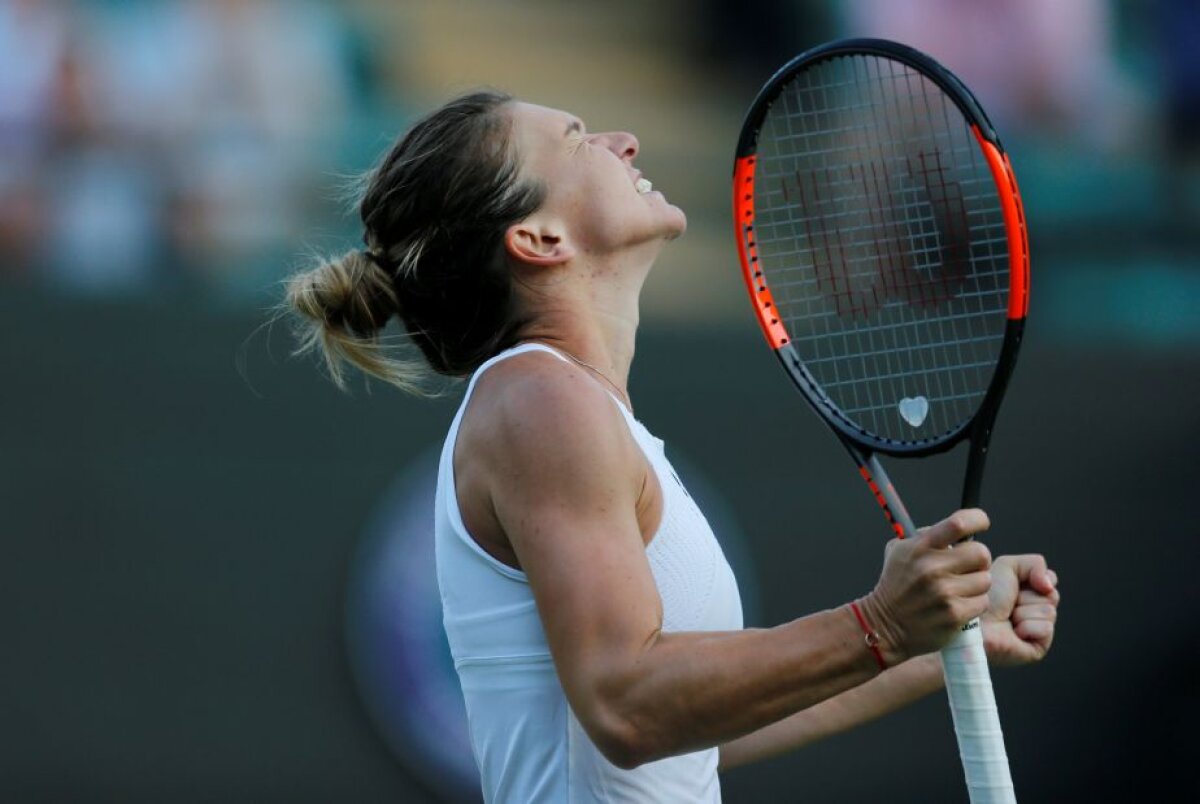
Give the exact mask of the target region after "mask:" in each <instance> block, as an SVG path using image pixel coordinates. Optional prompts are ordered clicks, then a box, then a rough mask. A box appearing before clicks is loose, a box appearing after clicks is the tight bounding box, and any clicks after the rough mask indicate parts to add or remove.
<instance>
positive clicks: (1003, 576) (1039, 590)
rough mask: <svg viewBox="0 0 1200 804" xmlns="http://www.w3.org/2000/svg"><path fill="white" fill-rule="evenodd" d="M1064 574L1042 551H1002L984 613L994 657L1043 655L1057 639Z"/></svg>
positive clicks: (1003, 662)
mask: <svg viewBox="0 0 1200 804" xmlns="http://www.w3.org/2000/svg"><path fill="white" fill-rule="evenodd" d="M1057 586H1058V575H1057V574H1056V573H1055V572H1054V570H1052V569H1050V568H1048V567H1047V566H1046V559H1045V558H1043V557H1042V556H1040V555H1023V556H1001V557H999V558H997V559H996V560H995V561H993V562H992V588H991V591H989V592H988V610H987V611H986V612H985V613H984V614H983V616H982V617H981V618H980V621H981V622H982V624H983V644H984V648H985V649H986V650H987V656H988V663H989V664H991V665H993V666H1012V665H1019V664H1030V663H1032V662H1037V661H1040V660H1041V659H1042V658H1043V657H1044V656H1045V655H1046V652H1047V651H1049V650H1050V643H1051V642H1053V641H1054V622H1055V620H1057V619H1058V601H1059V594H1058V589H1057Z"/></svg>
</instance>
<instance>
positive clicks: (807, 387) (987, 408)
mask: <svg viewBox="0 0 1200 804" xmlns="http://www.w3.org/2000/svg"><path fill="white" fill-rule="evenodd" d="M850 55H875V56H881V57H885V58H889V59H893V60H895V61H898V62H901V63H903V64H906V65H908V66H909V67H912V68H913V69H915V70H917V71H918V72H920V73H922V74H923V75H925V76H927V77H928V78H929V79H930V80H931V81H933V82H934V83H935V84H936V85H937V86H938V87H939V88H940V89H942V90H943V91H944V92H945V93H946V95H947V97H948V98H950V100H951V101H952V102H953V103H954V104H955V106H957V107H958V108H959V110H960V111H961V112H962V113H963V115H964V117H966V119H967V120H968V122H970V123H972V124H974V125H975V126H976V127H977V129H978V131H979V133H980V135H981V136H982V137H983V138H984V139H985V140H987V141H988V142H990V143H991V144H992V145H994V146H995V148H996V149H997V151H998V152H999V153H1000V154H1001V155H1003V154H1004V153H1005V152H1004V148H1003V146H1002V145H1001V143H1000V138H999V136H998V135H997V134H996V130H995V127H994V126H993V125H992V123H991V120H989V119H988V116H987V114H986V113H985V112H984V111H983V107H982V106H980V104H979V102H978V101H977V100H976V99H975V96H974V95H973V94H971V91H970V90H969V89H967V87H966V86H965V85H964V84H963V83H962V82H961V81H960V80H959V79H958V78H957V77H956V76H955V75H954V74H953V73H951V72H950V71H949V70H947V69H946V68H945V67H943V66H942V65H940V64H939V63H938V62H936V61H935V60H934V59H932V58H930V57H929V56H928V55H926V54H924V53H922V52H920V51H918V50H915V49H913V48H911V47H908V46H906V45H902V44H900V43H898V42H891V41H888V40H884V39H843V40H838V41H835V42H829V43H827V44H824V45H820V46H818V47H815V48H813V49H811V50H807V51H805V52H804V53H801V54H800V55H799V56H796V57H795V58H794V59H792V60H791V61H789V62H788V63H787V64H785V65H784V66H783V67H782V68H780V69H779V71H777V72H776V73H775V75H773V76H772V77H771V79H770V80H769V81H768V82H767V83H766V84H765V85H764V86H763V88H762V89H761V90H760V91H759V93H758V95H757V97H756V98H755V99H754V102H753V103H752V104H751V106H750V109H749V111H748V112H747V113H746V116H745V120H744V122H743V124H742V132H741V136H740V137H739V139H738V145H737V161H736V162H735V175H736V172H737V170H736V165H737V164H739V163H741V162H743V160H745V159H747V158H750V157H753V156H754V155H755V154H756V152H757V144H758V136H759V132H760V130H761V128H762V125H763V121H764V120H765V119H766V115H767V112H768V111H769V109H770V107H771V104H772V103H774V102H775V100H776V98H778V97H779V95H780V93H781V92H782V91H783V89H784V88H785V87H786V86H787V85H788V83H789V82H790V81H791V80H792V79H793V77H794V76H796V75H797V74H798V73H800V72H802V71H803V70H805V69H807V68H808V67H809V66H811V65H813V64H816V63H818V62H822V61H827V60H829V59H833V58H837V57H839V56H850ZM735 184H736V182H735ZM739 191H740V188H738V187H736V186H735V188H734V193H735V198H736V194H737V193H738V192H739ZM1014 193H1015V185H1014ZM1017 208H1018V211H1020V218H1021V226H1020V228H1021V232H1020V237H1021V238H1022V243H1021V244H1019V245H1020V246H1021V247H1022V248H1023V249H1025V259H1026V260H1027V259H1028V247H1027V244H1026V243H1025V242H1024V238H1025V237H1026V234H1025V224H1024V213H1023V210H1021V205H1020V202H1019V199H1018V201H1017ZM735 217H736V216H735ZM735 225H736V226H737V228H738V237H739V238H741V239H742V244H743V246H744V245H746V244H748V245H749V246H750V247H751V248H750V249H749V250H747V251H746V253H747V254H748V255H749V256H748V259H750V260H752V261H757V259H758V257H757V255H756V254H754V253H753V248H752V247H753V245H754V227H753V224H752V223H750V224H747V223H746V222H744V221H743V220H740V219H738V220H736V221H735ZM1009 246H1010V248H1013V247H1014V244H1013V243H1011V242H1010V244H1009ZM764 284H765V283H764ZM1010 292H1011V277H1010ZM1023 292H1027V285H1026V286H1025V287H1024V288H1023ZM1024 331H1025V315H1024V312H1023V310H1022V314H1021V315H1020V316H1019V317H1013V316H1011V315H1010V316H1009V317H1008V319H1007V322H1006V325H1005V330H1004V339H1003V342H1002V344H1001V349H1000V355H999V358H998V359H997V361H996V368H995V370H994V372H993V374H992V379H991V382H990V384H989V385H988V389H987V392H986V393H985V395H984V398H983V401H982V402H981V403H980V406H979V408H978V409H977V410H976V411H975V415H974V416H972V417H971V418H970V419H968V420H967V421H965V422H963V423H962V424H961V425H959V426H958V427H956V428H954V429H952V430H950V431H948V432H946V433H942V434H941V435H938V436H934V437H930V438H924V439H916V440H910V441H902V440H896V439H891V438H885V437H881V436H878V435H876V434H874V433H871V432H869V431H867V430H865V429H863V428H862V427H860V426H858V425H857V424H856V423H854V422H853V421H852V420H850V419H849V418H848V417H847V416H846V415H845V414H843V413H842V411H841V410H840V409H839V408H838V407H837V405H835V404H834V403H833V402H832V401H831V400H830V399H829V397H828V396H827V395H826V394H825V393H824V392H823V391H822V390H821V387H820V385H819V384H818V383H817V381H816V380H815V379H814V378H813V376H812V375H811V374H810V373H809V371H808V369H807V368H805V366H804V362H803V361H802V360H801V359H800V356H799V355H798V354H797V352H796V350H795V347H794V346H793V344H792V343H791V341H790V338H788V339H785V342H783V343H782V344H781V345H778V346H777V347H776V348H775V349H774V351H775V354H776V356H777V357H778V358H779V360H780V362H781V363H782V364H783V367H784V369H786V370H787V372H788V374H789V375H790V376H791V378H792V380H793V382H794V383H795V385H796V387H797V388H798V389H799V390H800V393H801V394H803V396H804V398H805V399H806V400H807V401H808V403H809V405H811V406H812V408H813V410H815V411H816V413H817V415H819V416H820V417H821V418H822V419H824V420H825V421H826V422H828V423H829V425H830V426H831V427H832V428H833V429H834V432H835V433H836V434H837V435H838V437H839V439H840V440H841V441H842V443H843V444H844V445H845V447H846V448H847V450H849V452H850V455H851V457H852V458H853V459H854V462H855V463H856V464H857V465H858V467H859V470H860V472H861V473H862V474H863V477H864V478H865V479H866V480H867V483H868V485H870V487H871V490H872V492H874V494H875V496H876V499H877V500H878V502H879V503H880V505H881V506H882V507H883V508H884V511H885V513H886V514H887V515H888V518H889V520H891V522H892V525H893V528H895V529H896V530H897V532H898V533H900V535H901V536H904V535H905V534H904V533H903V532H901V531H902V529H903V530H908V531H911V530H912V528H913V526H912V524H911V519H910V517H909V516H908V513H907V511H906V510H905V508H904V505H903V503H902V502H901V501H900V498H899V496H898V495H897V494H896V493H895V491H894V489H893V488H892V484H891V483H890V482H889V481H888V480H887V474H886V472H885V471H884V470H883V467H882V465H880V463H879V461H878V459H877V457H876V453H883V454H886V455H892V456H895V457H907V458H915V457H921V456H925V455H933V454H936V453H940V452H945V451H947V450H949V449H952V448H953V447H955V446H956V445H957V444H958V443H959V442H960V441H962V440H963V439H964V438H965V439H969V441H970V451H969V453H968V457H967V468H966V473H965V476H964V480H963V492H962V505H963V507H975V506H977V505H978V504H979V500H980V487H981V485H982V482H983V470H984V465H985V463H986V460H987V454H988V448H989V444H990V442H991V437H992V431H993V429H994V426H995V421H996V416H997V413H998V412H999V409H1000V402H1001V400H1002V399H1003V398H1004V392H1005V390H1006V389H1007V388H1008V383H1009V380H1010V379H1011V377H1012V373H1013V369H1014V368H1015V366H1016V362H1017V353H1018V352H1019V350H1020V347H1021V341H1022V339H1023V336H1024ZM768 340H770V334H768ZM877 481H878V482H877ZM897 525H899V526H901V527H897Z"/></svg>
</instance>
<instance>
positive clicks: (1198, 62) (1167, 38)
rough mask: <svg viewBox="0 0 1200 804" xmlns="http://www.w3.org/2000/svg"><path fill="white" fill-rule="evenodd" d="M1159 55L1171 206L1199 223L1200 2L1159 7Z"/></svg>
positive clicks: (1184, 0)
mask: <svg viewBox="0 0 1200 804" xmlns="http://www.w3.org/2000/svg"><path fill="white" fill-rule="evenodd" d="M1154 11H1155V13H1154V16H1155V23H1156V24H1155V26H1154V31H1155V34H1156V36H1157V39H1158V41H1157V47H1155V48H1154V52H1155V54H1156V56H1157V57H1158V62H1159V69H1160V71H1161V76H1162V89H1163V106H1164V111H1165V118H1166V135H1167V136H1166V141H1167V154H1168V157H1169V159H1170V162H1169V164H1168V165H1166V167H1165V170H1164V175H1165V177H1166V181H1165V182H1164V184H1165V192H1166V194H1167V197H1168V199H1169V208H1170V209H1171V211H1172V212H1173V213H1174V214H1175V215H1176V216H1177V217H1178V218H1179V220H1180V221H1182V222H1184V224H1185V225H1188V224H1190V225H1192V226H1196V225H1197V223H1198V222H1200V3H1198V2H1196V0H1159V1H1158V3H1157V4H1156V5H1155V9H1154Z"/></svg>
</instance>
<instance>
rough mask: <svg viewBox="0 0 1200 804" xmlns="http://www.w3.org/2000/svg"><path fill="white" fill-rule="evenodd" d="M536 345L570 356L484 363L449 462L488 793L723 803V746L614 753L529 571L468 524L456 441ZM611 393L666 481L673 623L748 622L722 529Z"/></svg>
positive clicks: (439, 544) (457, 626) (658, 580)
mask: <svg viewBox="0 0 1200 804" xmlns="http://www.w3.org/2000/svg"><path fill="white" fill-rule="evenodd" d="M532 350H540V351H545V352H549V353H550V354H552V355H554V356H555V357H557V358H559V359H560V360H564V361H566V360H567V358H566V357H564V356H563V355H562V354H560V353H558V352H556V351H555V350H553V349H551V348H550V347H548V346H545V345H543V344H537V343H529V344H522V345H520V346H517V347H515V348H513V349H510V350H508V351H506V352H502V353H500V354H499V355H496V356H495V357H493V358H492V359H491V360H488V361H487V362H486V363H484V364H483V365H482V366H480V367H479V369H478V370H476V372H475V374H474V376H473V377H472V378H471V382H470V384H469V385H468V386H467V392H466V394H465V396H464V397H463V401H462V404H461V406H460V407H459V410H458V415H457V416H455V417H454V422H453V423H452V424H451V425H450V432H449V433H448V434H447V436H446V443H445V445H444V446H443V448H442V456H441V463H440V465H439V468H438V483H437V497H436V501H435V523H434V534H435V536H434V538H435V543H436V553H437V577H438V586H439V588H440V590H441V596H442V614H443V621H444V623H445V626H446V635H447V637H448V638H449V642H450V652H451V654H452V655H453V657H454V667H455V670H457V671H458V677H459V681H460V683H461V684H462V691H463V696H464V697H465V699H466V705H467V719H468V721H469V725H470V734H471V747H472V750H473V751H474V754H475V762H476V764H477V765H478V766H479V772H480V776H481V779H482V785H483V795H484V799H485V800H486V801H487V802H497V803H498V804H526V803H527V802H552V803H553V804H561V803H562V802H571V803H572V804H574V803H575V802H613V801H619V802H643V801H648V802H672V803H674V802H719V801H720V800H721V788H720V783H719V781H718V779H717V758H718V757H717V749H716V748H711V749H707V750H704V751H697V752H695V753H692V754H684V755H681V756H675V757H669V758H667V759H663V760H659V761H657V762H650V763H647V764H645V765H642V766H640V767H638V768H635V769H633V770H621V769H620V768H618V767H616V766H615V765H613V764H612V763H610V762H609V761H608V760H607V759H605V758H604V756H603V755H602V754H601V753H600V751H599V750H598V749H597V748H596V746H595V745H594V744H593V743H592V741H591V740H590V739H589V738H588V736H587V734H586V733H585V732H584V730H583V728H582V726H580V724H579V722H578V721H577V720H576V719H575V716H574V714H573V713H572V712H571V709H570V707H569V706H568V704H567V700H566V697H565V696H564V694H563V691H562V687H561V685H560V684H559V681H558V676H557V675H556V673H555V670H554V664H553V662H552V661H551V658H550V650H549V648H548V646H547V644H546V635H545V633H544V631H543V630H542V623H541V620H540V619H539V617H538V612H537V608H536V606H535V605H534V600H533V593H532V591H531V590H530V588H529V583H528V581H527V580H526V578H525V573H523V572H521V571H519V570H516V569H513V568H512V567H509V566H507V565H505V564H503V563H501V562H500V561H497V560H496V559H495V558H493V557H492V556H490V555H488V554H487V553H486V552H485V551H484V550H483V549H482V548H481V547H480V546H479V545H478V544H477V543H476V542H475V540H474V539H473V538H472V537H471V535H470V534H469V533H467V530H466V527H465V526H464V525H463V520H462V514H461V512H460V509H459V506H458V499H457V496H456V493H455V485H454V443H455V440H456V438H457V436H458V428H459V424H460V423H461V421H462V417H463V411H465V410H466V408H467V403H468V402H469V401H470V399H471V392H472V390H474V387H475V382H476V381H477V380H478V379H479V375H480V374H482V373H483V372H484V371H486V370H487V369H488V368H489V367H491V366H492V365H494V364H496V363H497V362H499V361H500V360H503V359H505V358H508V357H511V356H513V355H516V354H521V353H524V352H529V351H532ZM606 390H607V389H606ZM609 396H612V397H613V400H614V402H616V404H617V407H618V408H619V409H620V410H621V413H622V414H623V415H624V417H625V420H626V422H627V423H628V424H629V429H630V432H631V433H632V434H633V437H634V440H635V441H637V443H638V445H639V446H640V447H641V449H642V451H643V452H644V453H645V455H646V459H647V460H648V461H649V462H650V465H651V466H652V467H653V468H654V472H655V474H656V475H657V477H658V483H659V486H660V487H661V488H662V494H663V513H662V523H661V524H660V525H659V528H658V530H657V531H656V532H655V534H654V537H653V538H652V539H651V541H650V543H649V544H648V545H647V546H646V558H647V559H648V561H649V563H650V569H651V571H652V572H653V574H654V581H655V584H656V585H657V587H658V593H659V596H660V597H661V598H662V607H663V631H735V630H739V629H741V627H742V605H741V600H740V598H739V596H738V588H737V581H736V580H735V579H734V576H733V571H732V570H731V569H730V567H729V563H728V561H726V560H725V555H724V554H723V553H722V551H721V547H720V545H718V544H717V540H716V538H715V537H714V536H713V532H712V528H711V527H709V524H708V522H707V520H705V518H704V515H703V514H702V513H701V512H700V509H699V508H698V507H697V506H696V504H695V503H694V502H693V501H692V498H691V497H690V496H689V495H688V493H687V491H686V490H685V489H684V487H683V484H682V483H681V482H680V481H679V477H678V475H676V473H675V470H674V469H672V468H671V464H670V463H669V462H668V461H667V458H666V456H665V455H664V453H663V442H662V441H660V440H659V439H657V438H655V437H654V436H653V435H651V434H650V432H649V431H648V430H647V429H646V428H645V427H644V426H642V423H641V422H639V421H638V420H637V419H635V418H634V417H633V414H632V413H630V412H629V410H628V409H626V407H625V406H624V405H623V404H621V403H620V401H618V400H617V398H616V397H615V396H613V395H612V394H611V393H610V394H609Z"/></svg>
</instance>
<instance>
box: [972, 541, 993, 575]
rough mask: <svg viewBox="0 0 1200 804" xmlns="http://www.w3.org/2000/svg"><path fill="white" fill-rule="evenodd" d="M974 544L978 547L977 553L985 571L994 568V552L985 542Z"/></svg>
mask: <svg viewBox="0 0 1200 804" xmlns="http://www.w3.org/2000/svg"><path fill="white" fill-rule="evenodd" d="M974 544H976V545H977V548H976V550H975V552H976V553H977V554H978V556H979V563H980V564H981V565H982V566H983V567H984V568H985V569H987V568H990V567H991V566H992V551H991V550H989V549H988V547H987V545H986V544H984V543H983V542H975V543H974Z"/></svg>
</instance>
